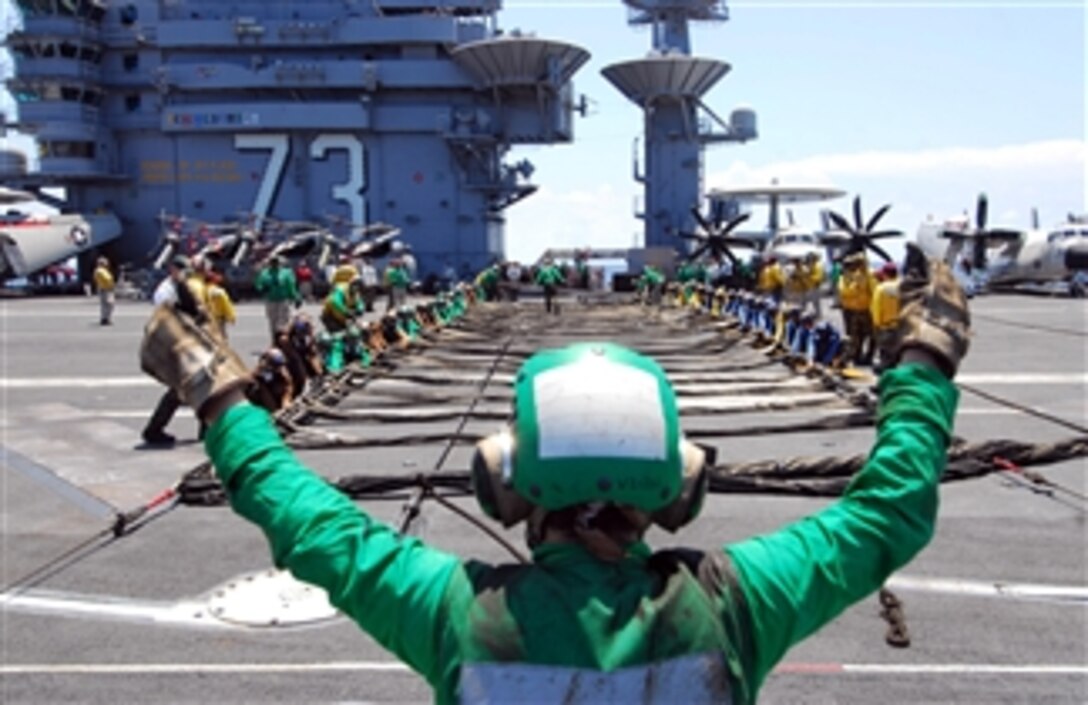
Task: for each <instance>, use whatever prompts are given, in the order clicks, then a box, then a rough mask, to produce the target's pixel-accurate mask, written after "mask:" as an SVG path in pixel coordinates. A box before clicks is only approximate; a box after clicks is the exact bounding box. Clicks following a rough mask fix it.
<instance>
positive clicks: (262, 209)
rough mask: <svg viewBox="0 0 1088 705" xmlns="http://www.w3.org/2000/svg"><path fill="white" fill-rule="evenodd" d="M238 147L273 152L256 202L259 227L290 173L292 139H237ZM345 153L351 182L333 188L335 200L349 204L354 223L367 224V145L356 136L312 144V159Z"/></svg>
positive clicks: (328, 136)
mask: <svg viewBox="0 0 1088 705" xmlns="http://www.w3.org/2000/svg"><path fill="white" fill-rule="evenodd" d="M234 147H235V148H236V149H239V150H253V149H266V150H269V151H270V152H271V154H270V155H269V158H268V164H267V165H266V166H265V169H264V176H263V177H261V185H260V187H259V188H258V189H257V198H256V200H255V201H254V202H253V211H252V212H253V215H254V216H255V218H256V222H257V224H258V227H259V224H260V223H261V222H262V221H263V220H264V219H265V218H266V217H267V216H268V211H269V209H270V208H271V207H272V201H273V199H275V197H276V192H277V191H278V190H279V185H280V183H282V181H283V174H284V171H285V170H286V169H287V158H288V157H289V156H290V154H291V139H290V137H289V136H288V135H286V134H282V133H280V134H268V135H235V136H234ZM338 149H341V150H344V151H345V152H346V153H347V157H348V179H347V181H344V182H343V183H340V184H334V185H333V187H332V198H333V200H336V201H340V202H341V203H344V204H347V206H348V209H349V210H350V212H351V221H352V222H353V223H366V222H367V212H366V210H367V209H366V200H365V199H364V198H363V192H364V191H365V190H366V151H365V150H364V149H363V143H362V142H361V141H360V140H359V139H358V138H357V137H354V136H352V135H337V134H325V135H318V136H317V137H316V138H315V139H314V141H313V142H311V143H310V158H311V159H315V160H319V161H323V160H325V159H326V158H327V157H328V155H329V152H332V151H335V150H338Z"/></svg>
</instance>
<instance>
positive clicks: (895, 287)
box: [869, 279, 899, 330]
mask: <svg viewBox="0 0 1088 705" xmlns="http://www.w3.org/2000/svg"><path fill="white" fill-rule="evenodd" d="M869 312H870V314H871V315H872V317H873V327H874V328H876V329H877V330H884V329H888V328H893V327H895V325H896V323H898V321H899V280H898V279H895V280H893V281H887V282H883V283H881V284H880V285H879V286H877V288H876V291H874V292H873V303H872V305H871V306H870V307H869Z"/></svg>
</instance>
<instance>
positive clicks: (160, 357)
mask: <svg viewBox="0 0 1088 705" xmlns="http://www.w3.org/2000/svg"><path fill="white" fill-rule="evenodd" d="M140 368H141V369H142V370H143V371H144V372H146V373H147V374H149V375H151V376H152V377H154V378H155V379H157V380H159V381H160V382H162V383H163V384H165V385H166V386H168V387H170V388H171V389H173V390H174V391H176V392H177V393H178V396H179V397H180V398H181V400H182V401H183V402H185V403H186V404H188V405H189V406H190V407H192V409H193V410H194V411H195V412H196V413H197V415H198V416H200V415H201V410H202V409H203V408H204V406H205V405H206V404H207V403H208V401H210V400H211V399H213V398H215V397H217V396H219V395H221V394H224V393H227V392H229V391H231V390H234V389H242V388H244V387H245V385H247V384H248V383H249V381H250V375H249V370H247V369H246V366H245V364H244V363H243V362H242V361H241V359H239V358H238V355H237V354H235V352H234V351H233V350H231V349H230V348H229V347H228V346H227V344H226V343H225V342H224V341H223V339H222V338H221V337H220V336H218V335H217V334H215V333H214V332H212V330H211V329H210V328H209V327H208V325H207V324H205V325H198V324H197V323H196V322H195V321H194V319H193V318H192V316H190V315H189V314H186V313H180V312H178V311H176V310H174V308H173V307H171V306H160V307H159V308H157V309H156V310H155V313H154V314H153V315H152V316H151V320H150V321H148V323H147V326H146V328H144V340H143V344H142V345H141V346H140Z"/></svg>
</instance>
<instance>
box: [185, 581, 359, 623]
mask: <svg viewBox="0 0 1088 705" xmlns="http://www.w3.org/2000/svg"><path fill="white" fill-rule="evenodd" d="M207 613H208V614H209V615H210V616H212V617H214V618H216V619H220V620H222V621H224V622H230V623H231V624H237V625H241V626H248V627H290V626H301V625H305V624H314V623H317V622H324V621H328V620H330V619H333V618H335V617H336V616H337V615H338V614H339V613H338V612H337V611H336V608H334V607H333V606H332V605H331V604H329V598H328V594H327V593H326V592H325V591H324V590H322V589H321V588H319V587H314V586H313V585H309V584H307V583H303V582H300V581H298V580H295V578H293V577H292V576H291V574H290V573H287V572H285V571H281V570H265V571H261V572H259V573H248V574H244V575H241V576H239V577H237V578H234V579H232V580H230V581H228V582H227V583H225V584H223V585H221V586H219V587H217V588H215V589H213V590H212V591H211V592H210V593H209V594H208V606H207Z"/></svg>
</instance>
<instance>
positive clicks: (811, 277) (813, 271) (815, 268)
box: [808, 262, 824, 291]
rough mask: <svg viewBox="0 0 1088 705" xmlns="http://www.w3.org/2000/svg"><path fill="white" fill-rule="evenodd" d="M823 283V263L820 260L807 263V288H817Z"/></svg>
mask: <svg viewBox="0 0 1088 705" xmlns="http://www.w3.org/2000/svg"><path fill="white" fill-rule="evenodd" d="M823 283H824V265H823V264H822V263H820V262H813V263H812V264H810V265H808V288H809V291H813V290H815V289H819V288H820V287H821V286H823Z"/></svg>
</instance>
